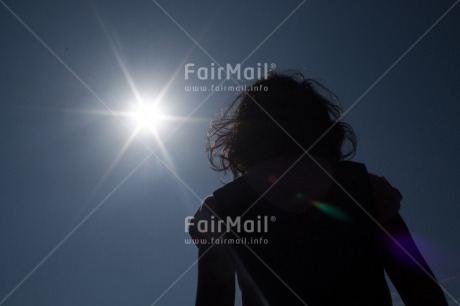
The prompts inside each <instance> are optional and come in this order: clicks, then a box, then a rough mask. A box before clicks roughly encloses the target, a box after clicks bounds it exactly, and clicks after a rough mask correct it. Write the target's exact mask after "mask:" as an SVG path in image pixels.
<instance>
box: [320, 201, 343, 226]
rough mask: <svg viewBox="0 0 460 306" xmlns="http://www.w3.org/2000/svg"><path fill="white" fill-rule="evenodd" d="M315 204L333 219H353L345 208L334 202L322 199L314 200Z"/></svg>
mask: <svg viewBox="0 0 460 306" xmlns="http://www.w3.org/2000/svg"><path fill="white" fill-rule="evenodd" d="M313 205H314V206H315V207H316V208H318V209H319V210H320V211H322V212H323V213H325V214H326V215H328V216H329V217H331V218H333V219H337V220H339V221H342V222H349V221H351V216H350V215H349V214H347V213H346V212H344V211H343V210H341V209H339V208H337V207H335V206H334V205H332V204H329V203H324V202H320V201H315V202H313Z"/></svg>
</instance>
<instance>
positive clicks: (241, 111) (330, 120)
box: [206, 72, 356, 177]
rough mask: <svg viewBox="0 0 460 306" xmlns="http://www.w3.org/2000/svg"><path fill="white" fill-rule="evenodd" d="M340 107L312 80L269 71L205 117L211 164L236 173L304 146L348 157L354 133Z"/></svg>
mask: <svg viewBox="0 0 460 306" xmlns="http://www.w3.org/2000/svg"><path fill="white" fill-rule="evenodd" d="M341 113H342V109H341V107H340V105H339V103H338V100H337V97H336V96H335V95H334V94H333V93H332V92H330V91H329V90H328V89H327V88H326V87H324V86H323V85H321V84H320V83H318V82H317V81H315V80H312V79H308V78H305V77H304V76H303V75H302V74H301V73H298V72H296V73H291V74H280V73H274V72H272V73H271V74H270V75H269V76H268V77H267V78H266V79H262V80H259V81H257V82H256V83H254V84H253V85H252V86H250V87H249V89H247V90H245V91H244V92H242V93H241V94H240V95H238V97H237V98H236V99H235V100H234V101H233V102H232V103H231V104H230V105H229V107H228V108H227V110H225V111H224V112H223V114H222V117H221V118H220V119H219V120H213V121H212V122H211V125H210V129H209V131H208V142H207V146H206V151H207V152H208V158H209V161H210V162H211V165H212V169H214V170H216V171H224V172H226V171H227V170H230V171H231V172H232V173H233V175H234V177H238V176H240V175H242V174H244V173H246V172H247V171H248V169H249V168H250V167H252V166H253V165H255V164H257V163H259V162H262V161H265V160H268V159H271V158H274V157H277V156H280V155H285V154H299V155H300V154H302V153H304V150H309V149H310V151H309V154H311V155H315V156H320V157H325V158H328V159H331V160H342V159H345V158H349V157H352V156H353V155H354V154H355V151H356V136H355V134H354V132H353V129H352V128H351V126H349V125H348V124H346V123H343V122H341V121H340V120H339V119H340V116H341ZM299 145H300V146H302V148H303V149H302V148H301V147H300V146H299ZM312 145H313V146H312ZM345 146H346V147H347V149H346V150H344V147H345ZM310 147H311V148H310Z"/></svg>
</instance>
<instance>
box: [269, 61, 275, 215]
mask: <svg viewBox="0 0 460 306" xmlns="http://www.w3.org/2000/svg"><path fill="white" fill-rule="evenodd" d="M275 68H276V64H275V63H271V64H270V69H271V70H275ZM275 219H276V218H275Z"/></svg>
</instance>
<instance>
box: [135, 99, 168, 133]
mask: <svg viewBox="0 0 460 306" xmlns="http://www.w3.org/2000/svg"><path fill="white" fill-rule="evenodd" d="M131 117H132V119H133V120H134V123H135V124H136V128H137V129H138V130H144V129H149V130H152V131H153V130H156V129H157V128H158V127H159V125H160V124H161V121H162V119H163V117H164V114H163V110H162V109H161V107H160V106H159V105H158V103H152V104H147V103H139V104H138V105H136V107H135V108H134V110H133V112H132V113H131Z"/></svg>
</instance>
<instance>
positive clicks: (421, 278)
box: [382, 214, 447, 306]
mask: <svg viewBox="0 0 460 306" xmlns="http://www.w3.org/2000/svg"><path fill="white" fill-rule="evenodd" d="M383 227H384V228H385V229H386V230H387V231H388V233H389V234H390V235H391V236H392V237H393V238H394V239H395V240H396V241H397V242H398V243H399V245H400V246H399V245H398V243H396V242H395V241H394V240H393V239H391V238H390V237H388V235H386V234H384V233H382V234H383V242H384V264H385V270H386V272H387V274H388V276H389V277H390V280H391V282H392V283H393V285H394V286H395V287H396V290H398V293H399V295H400V296H401V299H402V300H403V302H404V304H405V305H409V306H412V305H414V306H418V305H431V306H438V305H440V306H441V305H442V306H444V305H447V301H446V298H445V296H444V294H443V291H442V289H441V287H440V286H439V284H438V282H437V280H436V278H435V276H434V274H433V272H432V271H431V269H430V267H429V266H428V264H427V263H426V261H425V259H424V258H423V256H422V254H421V253H420V251H419V250H418V248H417V246H416V245H415V242H414V240H413V239H412V236H411V235H410V233H409V229H408V228H407V226H406V224H405V222H404V220H403V219H402V218H401V216H400V215H399V214H397V215H396V216H394V217H393V218H391V219H390V220H388V221H386V222H385V223H384V224H383ZM401 246H402V247H403V248H404V249H405V250H406V251H407V253H408V254H407V253H406V252H405V251H404V250H402V248H401ZM409 255H410V256H409Z"/></svg>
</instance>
